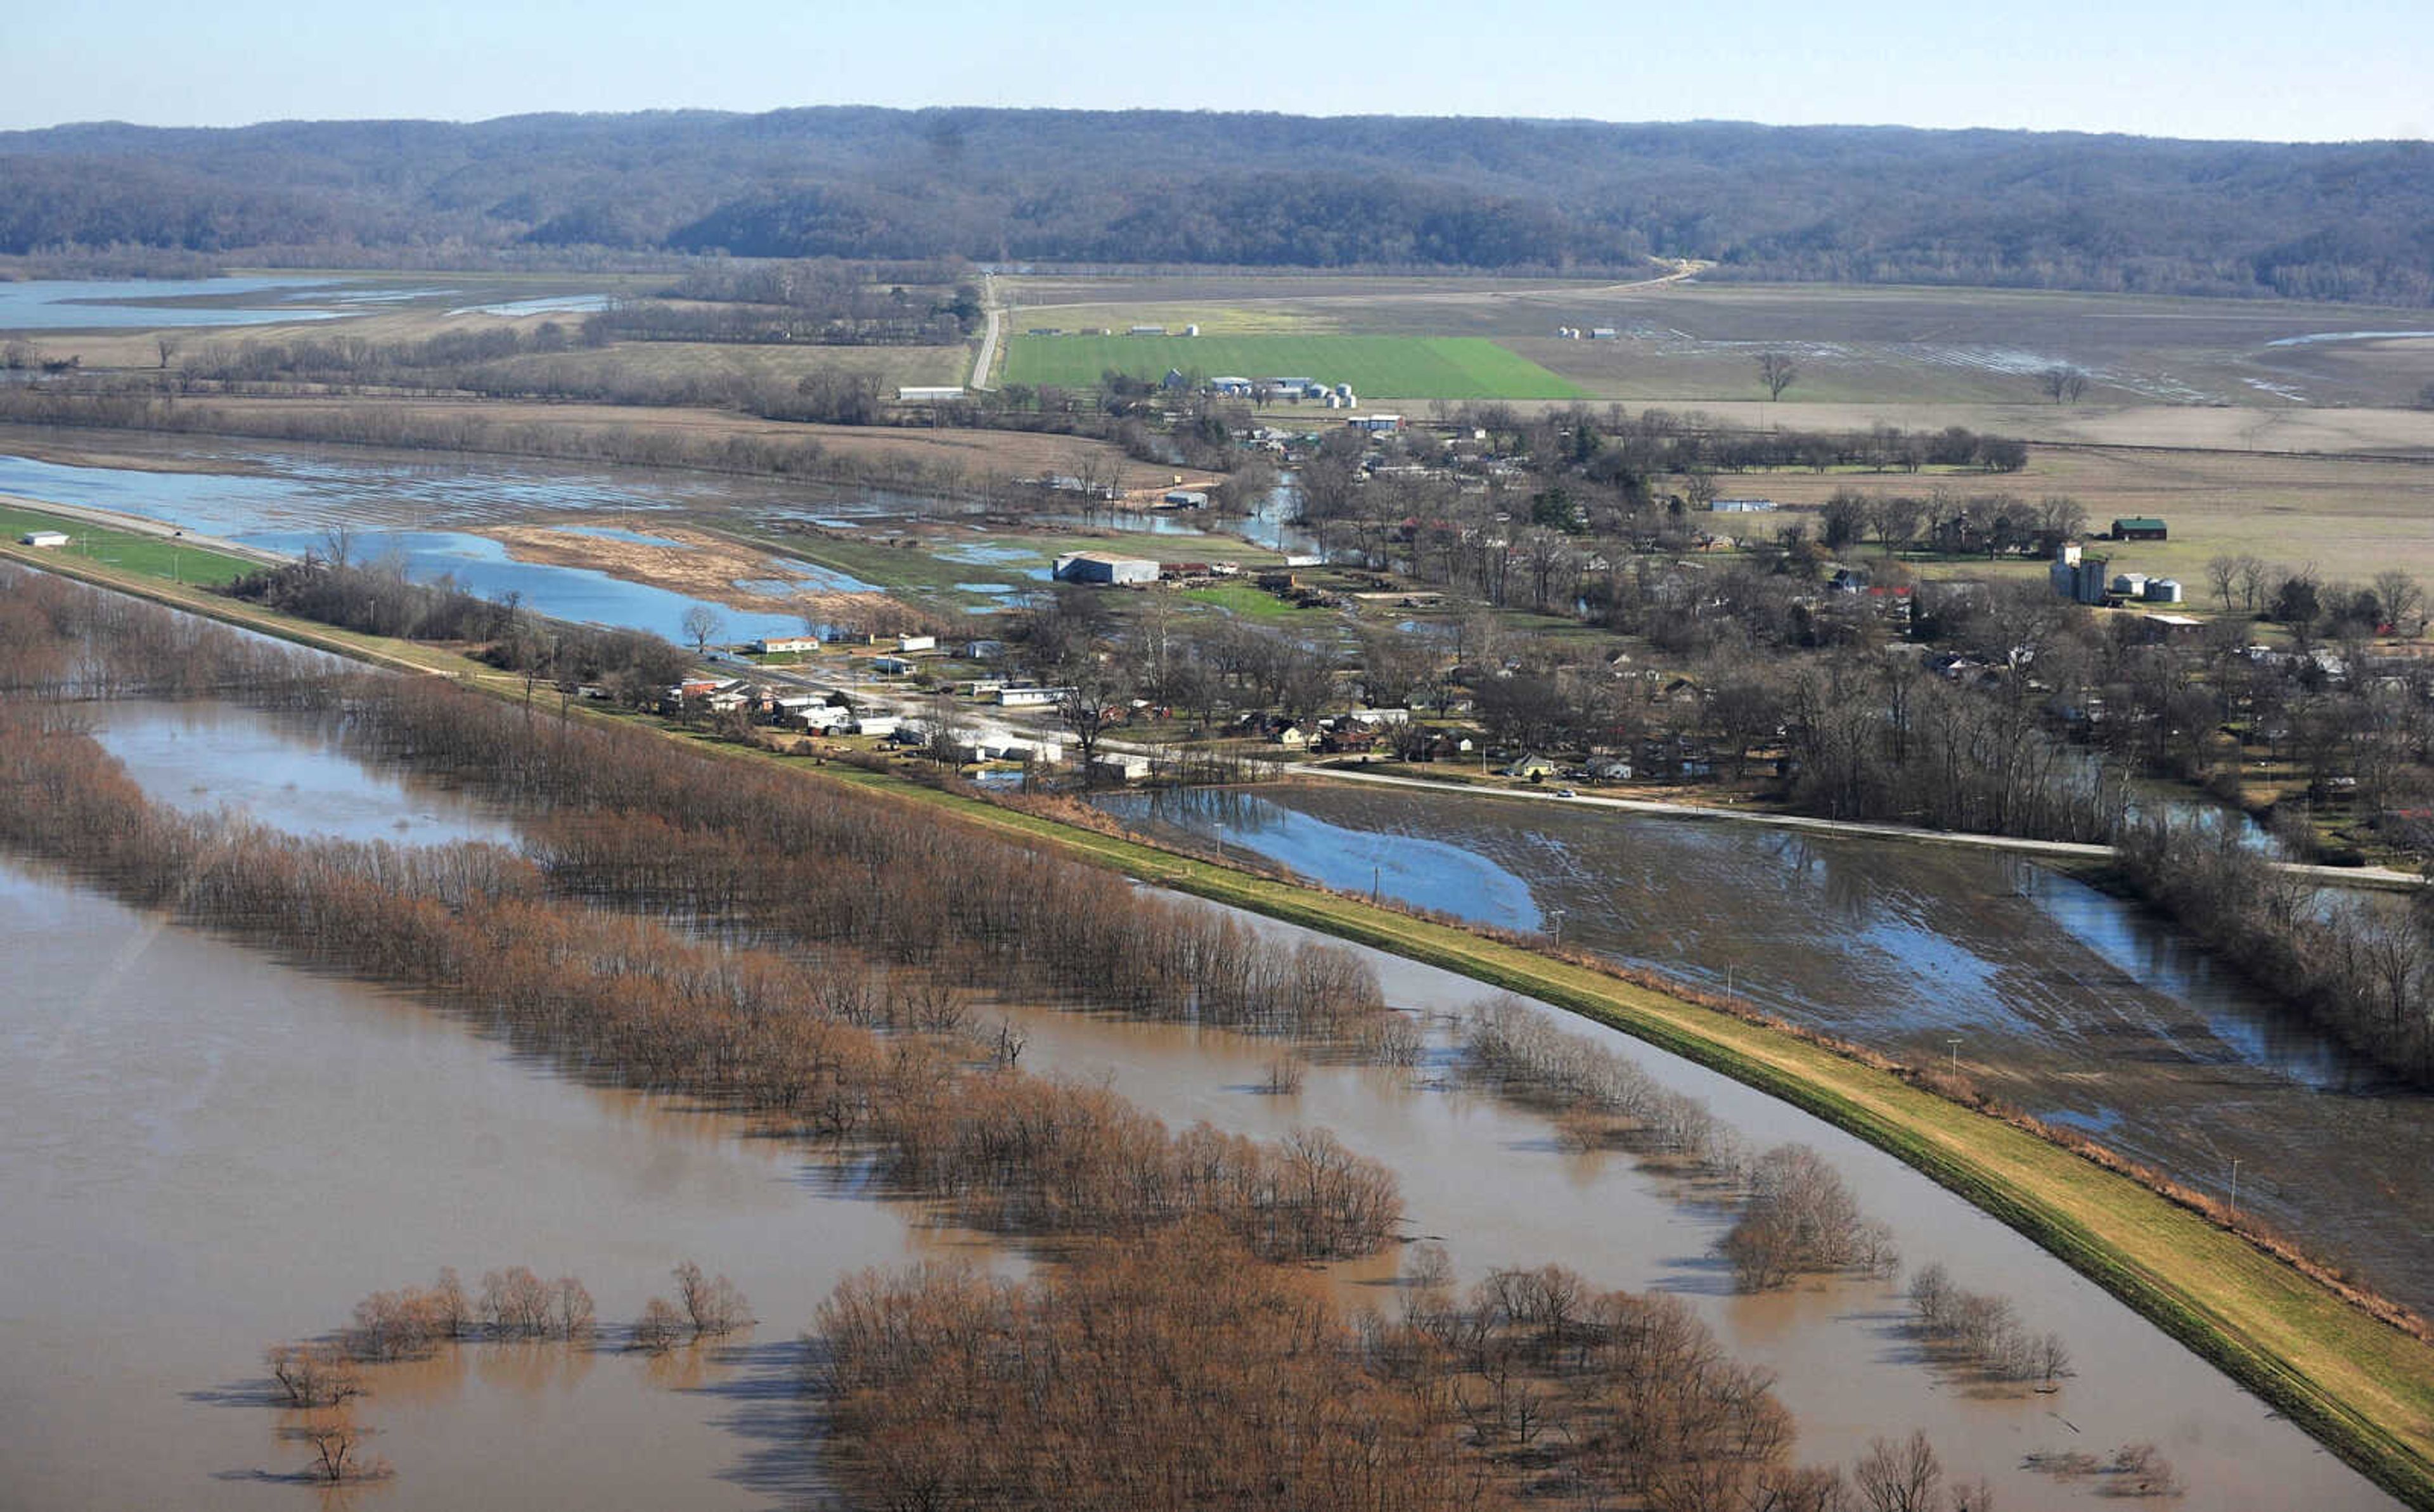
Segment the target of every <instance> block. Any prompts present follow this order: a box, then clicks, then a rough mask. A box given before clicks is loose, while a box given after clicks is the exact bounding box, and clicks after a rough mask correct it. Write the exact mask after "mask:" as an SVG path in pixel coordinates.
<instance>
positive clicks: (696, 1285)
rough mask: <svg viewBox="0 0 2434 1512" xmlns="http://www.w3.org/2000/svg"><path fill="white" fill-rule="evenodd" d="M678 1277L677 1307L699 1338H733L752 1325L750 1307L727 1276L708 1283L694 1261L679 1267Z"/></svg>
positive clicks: (710, 1280)
mask: <svg viewBox="0 0 2434 1512" xmlns="http://www.w3.org/2000/svg"><path fill="white" fill-rule="evenodd" d="M675 1275H676V1279H677V1306H678V1307H680V1308H682V1309H683V1311H684V1317H685V1321H686V1323H687V1324H688V1325H689V1326H690V1327H691V1328H692V1330H693V1332H694V1335H695V1336H699V1335H702V1334H710V1335H712V1336H716V1335H719V1334H732V1333H734V1332H735V1331H736V1330H737V1329H739V1328H743V1327H744V1326H746V1324H748V1323H750V1322H751V1321H752V1309H751V1306H750V1304H748V1303H747V1302H746V1301H745V1300H744V1294H743V1293H742V1292H740V1291H737V1290H736V1289H735V1283H733V1282H731V1281H728V1279H727V1278H726V1277H725V1276H719V1277H715V1278H708V1279H706V1278H704V1277H703V1275H702V1273H701V1267H700V1266H697V1265H694V1263H693V1262H692V1261H690V1260H687V1261H682V1262H680V1263H678V1265H677V1268H676V1271H675Z"/></svg>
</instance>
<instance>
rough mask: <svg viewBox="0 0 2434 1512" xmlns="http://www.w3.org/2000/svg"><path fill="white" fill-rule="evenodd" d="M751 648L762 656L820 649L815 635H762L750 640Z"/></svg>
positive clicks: (785, 654) (818, 640) (787, 654)
mask: <svg viewBox="0 0 2434 1512" xmlns="http://www.w3.org/2000/svg"><path fill="white" fill-rule="evenodd" d="M752 649H753V651H754V652H756V653H758V654H761V655H763V656H791V655H794V654H797V653H799V652H806V651H817V650H819V649H820V637H817V636H763V637H761V638H760V639H758V640H756V641H754V642H752Z"/></svg>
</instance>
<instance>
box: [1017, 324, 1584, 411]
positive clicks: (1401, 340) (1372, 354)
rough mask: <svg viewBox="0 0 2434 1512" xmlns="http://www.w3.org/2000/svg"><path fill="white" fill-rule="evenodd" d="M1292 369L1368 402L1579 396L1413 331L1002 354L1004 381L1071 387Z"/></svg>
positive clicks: (1459, 343)
mask: <svg viewBox="0 0 2434 1512" xmlns="http://www.w3.org/2000/svg"><path fill="white" fill-rule="evenodd" d="M1176 367H1179V368H1181V369H1183V370H1184V371H1185V372H1187V373H1199V374H1202V375H1204V376H1208V377H1216V376H1219V375H1222V374H1239V375H1241V376H1243V377H1244V378H1270V377H1279V376H1287V375H1291V376H1299V377H1308V378H1315V379H1317V380H1319V381H1320V382H1328V383H1349V384H1351V385H1352V389H1353V392H1355V393H1357V394H1359V395H1360V396H1361V397H1362V398H1363V399H1372V398H1375V399H1578V398H1582V397H1584V394H1583V391H1582V390H1581V389H1580V388H1579V387H1577V386H1576V385H1574V384H1573V383H1571V382H1568V381H1567V380H1565V379H1562V378H1559V377H1557V376H1556V375H1554V374H1553V373H1551V372H1549V371H1547V370H1546V369H1545V368H1543V367H1540V366H1539V365H1537V364H1535V363H1533V362H1531V361H1529V360H1528V359H1526V358H1523V357H1519V356H1517V355H1515V354H1514V353H1513V352H1512V351H1510V350H1508V349H1506V348H1503V347H1500V346H1499V345H1497V344H1496V343H1495V342H1493V341H1487V340H1483V339H1481V338H1478V337H1415V336H1298V335H1294V336H1225V335H1215V336H1033V335H1027V334H1025V335H1018V336H1016V337H1015V338H1014V341H1013V345H1012V348H1011V349H1010V350H1009V351H1008V353H1007V356H1006V367H1005V381H1006V382H1009V383H1033V384H1039V383H1049V384H1058V385H1062V386H1066V387H1071V388H1081V387H1086V386H1088V385H1089V384H1093V383H1096V382H1099V378H1100V375H1101V374H1103V373H1105V372H1106V371H1107V370H1108V369H1110V368H1113V369H1116V370H1118V371H1121V372H1124V373H1128V374H1131V375H1132V376H1134V377H1136V378H1145V379H1153V380H1154V379H1157V378H1158V377H1159V376H1161V375H1162V374H1164V373H1165V372H1166V371H1167V370H1168V369H1169V368H1176Z"/></svg>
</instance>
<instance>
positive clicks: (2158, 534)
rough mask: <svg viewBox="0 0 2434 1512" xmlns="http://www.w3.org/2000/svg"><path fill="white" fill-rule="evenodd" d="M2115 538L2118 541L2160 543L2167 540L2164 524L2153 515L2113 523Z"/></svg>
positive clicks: (2133, 517)
mask: <svg viewBox="0 0 2434 1512" xmlns="http://www.w3.org/2000/svg"><path fill="white" fill-rule="evenodd" d="M2113 538H2114V539H2115V540H2117V541H2160V540H2163V539H2165V538H2166V532H2165V526H2164V522H2163V521H2162V520H2160V519H2158V518H2155V517H2154V516H2152V515H2133V516H2131V517H2129V518H2126V519H2117V520H2115V521H2114V522H2113Z"/></svg>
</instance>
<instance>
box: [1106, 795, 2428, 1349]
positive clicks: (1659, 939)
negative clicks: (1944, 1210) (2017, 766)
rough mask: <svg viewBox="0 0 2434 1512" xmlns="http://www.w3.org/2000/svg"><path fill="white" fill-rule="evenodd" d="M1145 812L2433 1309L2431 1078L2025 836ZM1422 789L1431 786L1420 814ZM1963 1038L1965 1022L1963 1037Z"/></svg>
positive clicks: (1475, 813) (1503, 810)
mask: <svg viewBox="0 0 2434 1512" xmlns="http://www.w3.org/2000/svg"><path fill="white" fill-rule="evenodd" d="M1100 802H1101V804H1102V806H1103V807H1106V808H1108V809H1109V810H1110V811H1111V812H1114V813H1116V814H1118V815H1119V816H1120V817H1122V818H1123V819H1124V820H1125V821H1126V822H1127V823H1130V824H1138V825H1140V827H1142V828H1144V829H1147V830H1152V831H1157V830H1160V829H1163V830H1166V831H1167V832H1169V833H1171V834H1176V835H1183V836H1188V837H1190V838H1191V840H1192V841H1194V842H1195V843H1198V844H1202V845H1208V844H1212V843H1217V842H1221V841H1222V843H1223V844H1224V845H1225V846H1226V848H1227V849H1228V850H1230V851H1233V852H1235V853H1236V854H1249V855H1253V856H1257V857H1260V858H1264V859H1266V860H1268V861H1271V862H1274V863H1277V864H1280V865H1283V866H1285V867H1287V868H1290V869H1291V870H1292V871H1294V873H1296V874H1298V875H1302V876H1305V877H1308V878H1310V879H1311V880H1313V881H1316V882H1319V883H1322V884H1325V885H1327V886H1331V887H1336V888H1341V889H1344V890H1346V891H1350V892H1367V891H1369V890H1370V889H1371V888H1372V887H1373V886H1375V887H1377V888H1378V889H1379V891H1380V893H1381V895H1383V896H1385V897H1390V898H1395V899H1398V900H1400V901H1402V902H1405V903H1408V904H1411V905H1414V906H1416V907H1419V908H1424V909H1435V910H1441V911H1444V912H1447V913H1449V914H1453V915H1456V916H1459V917H1461V918H1464V919H1466V920H1469V921H1472V922H1476V923H1481V924H1487V925H1494V926H1501V927H1504V928H1509V929H1518V930H1523V931H1546V932H1550V933H1553V934H1555V935H1558V936H1560V938H1561V939H1562V940H1563V941H1564V942H1565V943H1568V944H1570V945H1573V946H1576V947H1582V948H1586V949H1590V950H1594V951H1598V952H1600V953H1602V954H1604V955H1607V956H1609V957H1612V958H1614V959H1616V960H1624V961H1629V962H1631V963H1634V964H1637V965H1644V966H1649V967H1654V968H1655V969H1657V970H1660V971H1662V972H1665V973H1667V974H1669V975H1671V976H1673V977H1678V978H1680V979H1682V980H1684V981H1688V982H1691V983H1695V984H1697V985H1699V986H1702V987H1706V988H1710V989H1729V990H1730V991H1731V992H1733V993H1734V994H1738V995H1740V996H1741V997H1743V998H1746V999H1747V1000H1749V1001H1751V1002H1753V1003H1755V1004H1756V1005H1757V1006H1758V1007H1760V1008H1763V1009H1765V1010H1767V1011H1771V1012H1774V1013H1777V1014H1780V1015H1781V1016H1783V1017H1785V1018H1787V1019H1790V1020H1792V1021H1794V1022H1797V1023H1802V1024H1807V1025H1811V1026H1814V1027H1816V1028H1822V1029H1826V1030H1827V1031H1829V1032H1831V1033H1834V1034H1837V1035H1841V1036H1843V1037H1844V1038H1847V1039H1850V1040H1854V1041H1857V1042H1860V1043H1861V1044H1864V1045H1871V1046H1873V1047H1876V1048H1878V1049H1882V1050H1884V1051H1887V1052H1889V1053H1893V1054H1896V1055H1899V1056H1901V1057H1902V1058H1903V1059H1905V1060H1908V1061H1911V1062H1913V1063H1924V1062H1928V1061H1942V1060H1945V1059H1946V1058H1948V1057H1956V1056H1957V1060H1958V1062H1959V1064H1960V1065H1961V1067H1962V1068H1963V1070H1965V1071H1966V1072H1968V1073H1969V1074H1970V1075H1971V1076H1972V1077H1973V1078H1975V1079H1978V1080H1980V1082H1981V1083H1982V1084H1983V1085H1985V1086H1986V1087H1987V1088H1988V1089H1989V1090H1990V1091H1992V1092H1994V1094H1995V1095H1996V1096H1999V1097H2001V1098H2003V1099H2004V1100H2006V1101H2008V1102H2011V1103H2014V1104H2016V1105H2018V1106H2020V1107H2023V1108H2025V1109H2027V1110H2028V1111H2029V1112H2031V1113H2034V1114H2036V1115H2037V1116H2039V1117H2041V1118H2044V1119H2046V1120H2048V1122H2052V1123H2056V1124H2060V1125H2064V1126H2065V1127H2069V1128H2074V1129H2078V1130H2083V1131H2085V1132H2087V1133H2089V1134H2091V1135H2093V1136H2095V1137H2096V1138H2098V1139H2100V1140H2101V1141H2102V1142H2104V1143H2105V1144H2106V1145H2108V1146H2111V1147H2114V1148H2116V1149H2117V1150H2119V1151H2121V1152H2122V1153H2124V1154H2127V1155H2129V1156H2131V1157H2132V1158H2133V1159H2135V1160H2138V1161H2141V1162H2143V1163H2146V1164H2150V1165H2152V1166H2154V1167H2155V1168H2157V1169H2159V1170H2161V1171H2164V1172H2166V1173H2167V1174H2168V1175H2170V1176H2172V1177H2173V1178H2175V1179H2177V1180H2179V1181H2185V1182H2187V1183H2188V1184H2190V1185H2193V1186H2196V1187H2200V1188H2202V1189H2205V1190H2209V1191H2214V1192H2218V1193H2226V1194H2227V1192H2228V1186H2229V1180H2230V1175H2231V1164H2232V1162H2233V1161H2234V1160H2237V1161H2238V1162H2239V1201H2240V1204H2241V1206H2242V1207H2243V1208H2245V1209H2251V1210H2254V1211H2257V1212H2260V1213H2263V1214H2265V1215H2268V1216H2270V1217H2271V1220H2272V1221H2273V1222H2275V1223H2277V1224H2278V1225H2280V1226H2281V1227H2283V1228H2285V1229H2287V1230H2288V1231H2289V1232H2294V1233H2300V1234H2305V1235H2306V1236H2307V1237H2308V1240H2309V1242H2310V1243H2311V1244H2312V1245H2315V1246H2317V1247H2318V1248H2320V1249H2323V1250H2326V1251H2328V1252H2330V1253H2332V1254H2335V1255H2339V1256H2340V1257H2343V1258H2345V1259H2346V1260H2348V1261H2349V1262H2350V1263H2351V1264H2353V1265H2355V1266H2357V1269H2358V1270H2359V1271H2360V1272H2361V1273H2362V1274H2364V1275H2365V1276H2366V1277H2368V1278H2369V1279H2370V1280H2371V1281H2373V1282H2374V1283H2375V1284H2376V1285H2378V1286H2380V1287H2382V1288H2384V1289H2386V1290H2387V1291H2389V1292H2390V1293H2391V1294H2392V1295H2395V1296H2397V1297H2399V1298H2400V1299H2402V1300H2405V1301H2407V1302H2408V1303H2410V1304H2411V1305H2414V1306H2416V1307H2419V1308H2421V1309H2424V1308H2427V1307H2429V1306H2434V1117H2429V1113H2434V1098H2428V1097H2427V1096H2425V1094H2423V1093H2417V1092H2411V1091H2408V1089H2406V1088H2404V1087H2401V1086H2397V1085H2395V1084H2393V1083H2392V1082H2391V1080H2390V1079H2387V1078H2385V1077H2384V1076H2382V1075H2380V1074H2379V1073H2378V1072H2377V1071H2376V1070H2375V1069H2374V1067H2372V1066H2369V1065H2366V1064H2365V1063H2363V1062H2361V1061H2360V1060H2359V1059H2358V1058H2357V1057H2356V1056H2353V1055H2351V1054H2350V1053H2349V1052H2347V1051H2346V1050H2344V1049H2343V1048H2342V1047H2341V1046H2340V1045H2338V1044H2336V1043H2334V1042H2333V1041H2332V1040H2331V1039H2330V1038H2329V1037H2328V1036H2326V1035H2323V1034H2322V1033H2319V1032H2317V1031H2315V1030H2314V1029H2312V1028H2309V1027H2308V1026H2307V1025H2306V1024H2305V1023H2304V1022H2303V1021H2301V1020H2300V1019H2299V1018H2298V1017H2297V1016H2296V1015H2295V1014H2293V1013H2291V1012H2290V1011H2287V1010H2286V1009H2284V1008H2283V1007H2281V1006H2280V1005H2278V1004H2277V1003H2275V1002H2274V1001H2273V1000H2272V998H2271V995H2270V994H2267V993H2265V992H2263V991H2262V990H2260V989H2259V988H2257V987H2256V986H2254V984H2252V983H2249V982H2247V981H2245V980H2244V979H2242V978H2241V977H2239V976H2238V975H2237V973H2236V972H2233V971H2230V970H2229V969H2227V968H2225V967H2223V966H2221V965H2220V964H2219V963H2218V962H2216V961H2214V960H2211V959H2210V958H2209V957H2208V956H2207V954H2206V953H2205V952H2204V951H2203V949H2202V948H2201V947H2199V946H2198V945H2197V944H2196V943H2194V942H2192V941H2190V940H2189V939H2188V938H2187V937H2186V936H2185V934H2183V933H2182V932H2181V931H2179V930H2178V929H2176V928H2174V927H2173V926H2171V925H2170V924H2169V923H2168V922H2167V921H2164V920H2162V919H2159V918H2157V917H2156V916H2154V915H2153V914H2152V913H2151V912H2149V911H2147V910H2145V909H2141V908H2139V907H2138V906H2137V905H2135V904H2134V903H2130V902H2127V901H2124V900H2122V899H2119V898H2116V897H2112V896H2109V895H2107V894H2105V893H2103V892H2099V891H2097V890H2096V889H2094V888H2091V887H2088V886H2086V885H2085V884H2083V883H2081V882H2078V881H2076V880H2073V879H2071V878H2069V877H2067V876H2064V875H2059V874H2057V873H2055V872H2052V871H2050V870H2048V869H2047V868H2044V867H2040V866H2037V865H2034V864H2032V863H2031V862H2029V861H2026V860H2023V859H2021V858H2016V857H2008V856H2001V855H1996V854H1989V853H1982V852H1975V851H1965V850H1960V849H1955V848H1949V847H1943V846H1930V845H1916V844H1910V843H1905V842H1899V841H1877V840H1869V839H1864V838H1856V837H1840V836H1834V837H1828V836H1817V835H1807V834H1800V833H1796V832H1792V831H1774V830H1767V829H1763V828H1760V827H1757V826H1753V825H1745V824H1698V823H1690V822H1682V821H1673V820H1666V819H1658V818H1650V817H1644V816H1638V815H1627V814H1615V813H1607V812H1586V811H1566V810H1564V809H1563V808H1562V807H1560V806H1557V805H1549V804H1517V803H1512V802H1497V801H1494V800H1489V799H1481V798H1467V797H1464V796H1461V795H1458V794H1452V793H1445V794H1431V795H1428V796H1426V797H1425V798H1423V799H1407V798H1401V797H1386V796H1380V795H1378V794H1375V793H1371V792H1366V791H1347V790H1330V789H1328V788H1326V787H1323V786H1313V785H1307V784H1304V785H1296V786H1292V787H1270V788H1263V789H1260V790H1257V791H1255V792H1252V791H1216V790H1203V791H1198V792H1182V793H1164V794H1157V795H1140V794H1131V795H1120V796H1118V795H1111V796H1107V797H1105V798H1102V799H1101V800H1100ZM1415 804H1424V805H1425V807H1415ZM1955 1041H1958V1042H1959V1043H1958V1044H1957V1045H1956V1044H1954V1042H1955Z"/></svg>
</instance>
